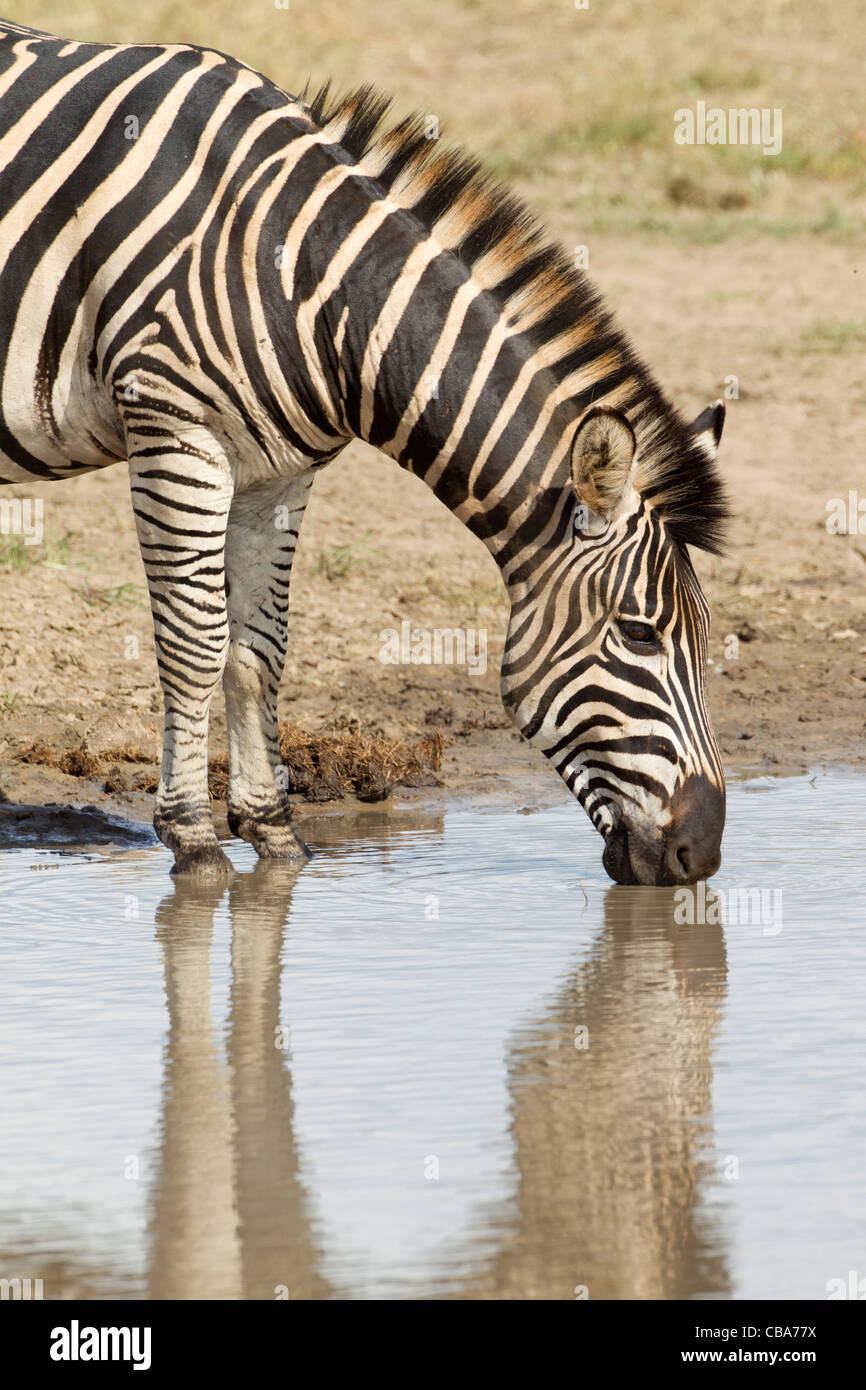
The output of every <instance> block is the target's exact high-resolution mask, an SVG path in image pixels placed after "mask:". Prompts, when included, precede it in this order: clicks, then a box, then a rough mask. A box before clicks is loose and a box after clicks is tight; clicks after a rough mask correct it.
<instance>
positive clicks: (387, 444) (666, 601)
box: [0, 23, 728, 884]
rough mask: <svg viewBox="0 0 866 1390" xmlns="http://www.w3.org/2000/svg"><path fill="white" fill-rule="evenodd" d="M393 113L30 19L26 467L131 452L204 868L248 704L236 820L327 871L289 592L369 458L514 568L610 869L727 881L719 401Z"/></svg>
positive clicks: (7, 397)
mask: <svg viewBox="0 0 866 1390" xmlns="http://www.w3.org/2000/svg"><path fill="white" fill-rule="evenodd" d="M389 106H390V102H389V100H388V99H387V98H386V97H384V96H383V95H381V94H380V93H378V92H377V91H376V90H375V89H374V88H372V87H370V86H363V87H360V88H359V89H358V90H356V91H353V92H351V93H349V94H347V95H334V94H332V91H331V87H330V84H329V83H325V84H324V85H323V86H322V87H321V88H319V89H318V90H317V91H310V89H309V85H308V86H307V87H305V88H304V89H303V91H302V92H301V94H300V95H299V96H291V95H288V94H287V93H285V92H283V91H282V90H280V89H279V88H278V87H277V86H276V85H275V84H274V83H273V82H271V81H269V80H268V79H267V78H265V77H264V76H262V75H261V74H259V73H258V72H255V71H254V70H253V69H251V68H250V67H248V66H246V65H245V64H243V63H242V62H239V61H237V60H235V59H233V58H231V57H229V56H227V55H226V54H223V53H221V52H218V51H216V50H213V49H209V48H205V47H198V46H195V45H191V44H184V43H176V44H96V43H82V42H75V41H67V40H64V39H62V38H57V37H54V36H53V35H49V34H44V33H41V32H40V31H37V30H33V29H30V28H27V27H25V26H23V25H19V24H14V23H0V210H2V217H0V480H2V481H3V482H5V483H13V484H14V483H21V482H27V481H30V480H33V479H38V480H43V479H61V478H67V477H72V476H74V475H76V474H79V473H83V472H87V471H89V470H93V469H97V468H104V467H107V466H109V465H110V464H113V463H115V462H119V461H122V460H124V459H125V460H127V461H128V467H129V476H130V486H131V498H132V505H133V510H134V514H135V523H136V528H137V533H138V540H139V544H140V548H141V554H142V557H143V561H144V567H145V571H146V575H147V583H148V588H149V594H150V602H151V608H152V613H153V623H154V633H155V643H156V656H157V664H158V670H159V678H160V683H161V687H162V692H163V698H164V705H165V717H164V736H163V756H162V768H161V777H160V781H159V787H158V791H157V795H156V803H155V812H154V826H155V829H156V832H157V834H158V836H159V838H160V839H161V840H162V841H163V843H164V844H165V845H166V846H168V848H169V849H170V850H171V851H172V852H173V855H174V871H175V872H189V873H202V874H207V873H225V872H227V871H228V870H229V869H230V867H231V865H230V862H229V860H228V859H227V857H226V855H225V854H224V852H223V850H222V848H221V847H220V845H219V842H218V840H217V837H216V834H215V831H214V827H213V823H212V820H211V815H210V809H209V802H208V789H207V729H208V709H209V705H210V702H211V699H212V696H213V694H214V692H215V691H216V689H217V688H218V686H219V684H220V682H222V685H223V689H224V692H225V699H226V710H227V725H228V757H229V790H228V797H227V811H228V823H229V827H230V829H231V831H232V833H233V834H234V835H236V836H239V837H241V838H242V839H245V840H247V841H248V842H250V843H251V844H252V845H253V846H254V848H255V850H256V851H257V853H258V854H259V855H260V856H263V857H275V858H298V857H303V856H304V855H305V854H306V853H307V850H306V847H305V846H304V845H303V843H302V841H301V839H300V837H299V836H298V835H297V832H296V831H295V829H294V827H293V825H292V816H291V809H290V801H289V795H288V791H287V788H286V786H285V778H284V777H282V776H281V775H280V774H281V772H282V769H281V765H280V759H279V745H278V730H277V690H278V685H279V681H280V676H281V672H282V669H283V663H284V658H285V654H286V643H287V615H288V597H289V582H290V576H291V568H292V558H293V555H294V551H295V545H296V542H297V538H298V532H299V528H300V525H301V521H302V518H303V514H304V508H305V506H306V503H307V500H308V498H309V494H310V487H311V485H312V482H313V479H314V476H315V473H316V471H317V470H318V469H319V468H321V467H323V466H324V465H326V464H327V463H329V462H330V461H331V460H333V459H334V458H335V457H336V456H337V455H338V454H339V453H340V451H341V450H342V449H343V448H344V447H345V446H346V444H347V443H348V442H349V441H350V440H352V439H355V438H358V439H362V440H365V441H367V442H368V443H370V444H371V445H373V446H374V447H376V448H378V449H379V450H381V451H382V452H384V453H385V454H386V455H387V456H389V457H390V458H392V459H394V460H396V462H397V463H399V464H400V465H401V466H402V467H403V468H405V469H407V470H408V471H409V472H411V473H414V474H415V475H417V476H418V477H419V478H422V479H423V480H424V482H425V483H426V484H427V485H428V486H429V487H430V488H431V489H432V491H433V493H434V494H435V496H436V497H438V498H439V499H440V501H442V502H443V503H444V504H445V506H447V507H448V508H449V509H450V510H451V511H452V512H453V513H454V514H455V515H456V516H457V517H458V518H459V519H460V520H461V521H462V522H463V523H464V524H465V525H466V526H467V527H468V528H469V530H470V531H471V532H472V533H473V534H474V535H475V536H476V537H477V538H478V539H479V540H480V541H481V542H482V543H483V544H484V545H485V546H486V548H487V549H488V551H489V552H490V554H491V555H492V556H493V558H494V559H495V561H496V563H497V565H498V567H499V571H500V574H501V576H502V580H503V582H504V585H505V589H506V592H507V595H508V598H509V600H510V617H509V621H508V628H507V635H506V641H505V649H504V655H503V659H502V666H501V681H500V685H501V694H502V700H503V703H504V706H505V708H506V710H507V711H508V712H509V714H510V715H511V717H512V719H513V720H514V722H515V724H516V726H517V728H518V729H519V730H520V732H521V733H522V734H523V736H524V737H525V738H526V739H527V740H528V741H529V742H530V743H531V744H533V745H534V746H535V747H537V748H538V749H540V751H541V753H542V754H543V755H544V757H545V758H546V759H547V760H548V761H549V763H550V764H551V766H552V767H553V768H555V769H556V771H557V772H558V773H559V775H560V776H561V777H562V779H563V780H564V782H565V784H566V785H567V787H568V788H569V789H570V791H571V792H572V793H573V794H574V796H575V797H576V798H577V800H578V801H579V802H580V804H581V805H582V806H583V807H584V809H585V811H586V812H587V814H588V815H589V818H590V820H591V821H592V824H593V825H594V826H595V828H596V830H597V831H599V832H600V834H601V835H602V836H603V837H604V841H605V846H604V851H603V864H604V867H605V869H606V870H607V872H608V874H609V875H610V877H611V878H613V879H614V880H616V881H617V882H619V883H626V884H629V883H639V884H680V883H692V882H695V881H696V880H698V879H700V878H704V877H708V876H710V875H711V874H713V873H714V872H716V870H717V869H718V866H719V863H720V844H721V836H722V829H723V825H724V816H725V784H724V775H723V771H722V765H721V760H720V756H719V752H718V748H717V745H716V742H715V739H714V736H713V732H712V728H711V725H710V721H709V716H708V713H707V708H706V703H705V669H706V661H707V643H708V630H709V613H708V607H707V604H706V601H705V599H704V597H703V595H702V592H701V588H700V585H699V582H698V579H697V576H696V573H695V570H694V568H693V565H692V562H691V559H690V556H689V547H690V546H693V547H698V548H703V549H704V550H707V551H710V552H718V550H719V548H720V545H721V540H722V537H723V530H724V523H725V520H726V518H727V515H728V506H727V501H726V495H725V489H724V485H723V482H722V480H721V478H720V476H719V474H718V472H717V469H716V464H715V458H716V451H717V447H718V443H719V439H720V436H721V432H722V424H723V420H724V413H725V412H724V405H723V404H722V402H720V401H717V402H715V403H714V404H713V405H711V406H709V407H708V408H707V409H706V410H704V411H703V412H702V413H701V414H700V415H699V416H698V418H697V419H696V420H694V421H693V422H691V423H690V424H689V423H686V422H685V421H684V420H683V419H682V418H681V417H680V416H679V414H678V413H677V412H676V410H675V408H674V406H673V405H672V404H671V403H670V402H669V401H668V399H667V398H666V397H665V396H664V394H663V393H662V391H661V389H660V387H659V386H658V385H657V384H656V381H655V380H654V378H653V376H652V375H651V374H650V371H649V370H648V368H647V367H646V366H645V365H644V364H643V363H642V362H641V360H640V359H639V358H638V356H637V355H636V353H635V352H634V351H633V350H632V348H631V347H630V345H629V344H628V342H627V341H626V339H625V337H624V335H623V334H622V332H621V331H620V330H619V329H618V328H617V327H616V325H615V324H614V322H613V319H612V316H611V315H610V313H609V312H608V311H607V309H606V308H605V307H604V305H603V303H602V301H601V298H600V296H599V294H598V292H597V291H596V290H595V289H594V288H593V286H592V285H591V284H590V282H589V280H588V278H587V277H586V276H585V275H584V274H583V272H582V271H580V270H578V269H576V268H575V267H574V266H573V265H572V264H571V262H570V261H569V259H568V258H567V257H566V256H565V254H564V253H563V252H562V251H560V250H559V249H557V248H556V246H554V245H552V244H551V243H550V242H549V240H548V238H547V236H546V234H545V232H544V230H543V228H542V227H541V224H540V223H539V222H538V221H537V220H536V219H535V218H534V216H533V215H532V214H531V213H530V212H529V211H528V209H527V208H526V206H525V205H524V204H523V203H522V202H521V201H520V200H518V199H517V198H516V197H515V196H514V195H513V194H511V193H510V192H509V191H508V190H506V189H504V188H502V187H501V186H500V185H498V184H496V183H495V182H493V181H492V180H491V178H490V177H489V176H488V175H487V174H486V173H485V172H484V170H483V168H482V167H481V166H480V165H479V163H478V162H477V161H476V160H475V159H474V158H472V157H470V156H469V155H468V154H466V153H465V152H462V151H460V150H450V149H449V150H444V149H443V148H442V147H441V146H440V144H439V142H438V140H431V139H430V138H428V137H429V135H430V133H431V132H430V129H429V125H428V123H427V122H426V121H425V119H424V118H423V116H417V115H416V116H408V117H405V118H404V119H402V120H399V121H396V122H395V123H389V120H388V119H386V116H387V111H388V109H389Z"/></svg>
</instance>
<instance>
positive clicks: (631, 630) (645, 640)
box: [618, 618, 658, 648]
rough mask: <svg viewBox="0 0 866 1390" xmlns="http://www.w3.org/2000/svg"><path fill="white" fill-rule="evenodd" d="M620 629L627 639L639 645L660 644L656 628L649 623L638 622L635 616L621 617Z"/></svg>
mask: <svg viewBox="0 0 866 1390" xmlns="http://www.w3.org/2000/svg"><path fill="white" fill-rule="evenodd" d="M618 622H619V630H620V632H621V633H622V635H623V637H625V638H626V640H627V641H629V642H632V643H634V645H635V646H638V647H652V648H656V647H657V646H658V638H657V636H656V632H655V628H652V627H650V625H649V623H638V622H635V621H634V619H633V618H619V619H618Z"/></svg>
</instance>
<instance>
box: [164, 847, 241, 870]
mask: <svg viewBox="0 0 866 1390" xmlns="http://www.w3.org/2000/svg"><path fill="white" fill-rule="evenodd" d="M171 872H172V873H173V874H196V875H198V876H199V877H201V878H204V877H207V876H211V875H215V874H222V875H225V874H231V873H234V865H233V864H232V861H231V860H230V859H229V857H228V855H226V854H224V853H223V851H222V850H221V849H220V847H219V845H218V844H217V843H216V841H214V843H213V844H211V845H197V846H196V847H195V849H187V850H180V849H176V850H175V851H174V868H173V869H172V871H171Z"/></svg>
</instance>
